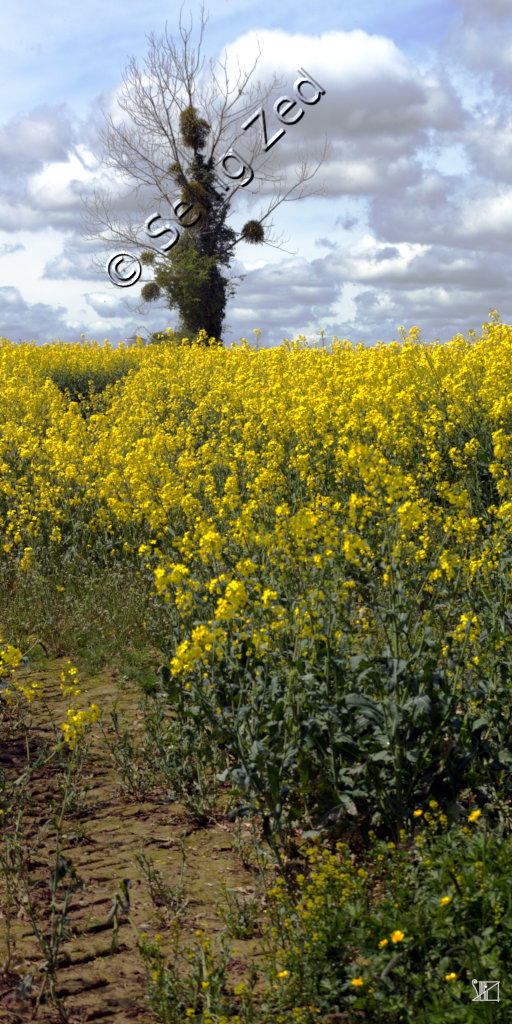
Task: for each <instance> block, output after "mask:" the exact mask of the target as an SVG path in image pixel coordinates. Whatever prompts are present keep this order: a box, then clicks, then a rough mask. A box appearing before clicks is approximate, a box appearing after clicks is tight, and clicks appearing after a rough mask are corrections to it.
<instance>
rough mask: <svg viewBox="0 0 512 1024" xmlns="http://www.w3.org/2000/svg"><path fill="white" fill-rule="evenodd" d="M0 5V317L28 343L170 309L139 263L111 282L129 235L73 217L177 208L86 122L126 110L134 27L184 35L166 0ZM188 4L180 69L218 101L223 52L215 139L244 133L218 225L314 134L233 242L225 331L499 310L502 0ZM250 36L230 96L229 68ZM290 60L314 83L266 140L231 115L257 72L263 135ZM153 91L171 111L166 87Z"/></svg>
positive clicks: (375, 336)
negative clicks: (303, 174) (246, 237)
mask: <svg viewBox="0 0 512 1024" xmlns="http://www.w3.org/2000/svg"><path fill="white" fill-rule="evenodd" d="M2 7H3V9H2V13H1V14H0V69H1V70H0V74H1V75H3V82H2V90H1V96H2V106H3V110H2V115H1V123H0V282H1V283H0V335H1V336H3V337H6V338H9V339H10V340H11V341H14V342H17V341H18V340H20V339H21V340H24V341H30V340H31V339H34V340H35V341H36V342H37V343H38V344H44V343H46V342H48V341H51V340H52V339H54V340H57V339H61V340H63V341H66V342H75V341H77V340H79V338H80V335H81V334H84V335H85V337H86V338H87V339H88V338H94V339H96V340H97V341H99V342H102V341H103V340H104V339H107V338H108V340H109V341H110V342H111V343H112V344H113V345H117V344H118V343H119V341H121V340H124V339H126V338H127V337H129V336H131V335H133V334H134V333H137V331H138V332H140V333H142V334H143V335H145V336H146V335H147V334H148V333H149V332H150V331H152V330H160V329H162V328H164V327H166V326H170V327H174V326H175V325H176V324H177V312H174V311H169V310H168V309H167V308H166V306H165V304H164V303H162V302H160V303H158V304H156V303H153V304H151V305H149V304H146V305H144V304H141V301H140V288H141V285H142V284H143V283H144V282H145V281H148V280H150V279H151V273H150V271H148V269H147V268H145V269H144V270H143V273H142V277H141V279H140V281H139V283H138V284H135V285H134V286H132V287H118V286H116V285H115V284H113V283H112V281H111V280H110V278H109V276H108V274H107V271H106V263H107V260H108V258H109V257H110V255H113V254H115V253H118V252H123V251H128V252H133V253H134V254H135V253H136V252H137V249H136V247H135V246H133V245H132V246H127V245H126V244H125V245H122V244H121V245H120V244H119V242H116V241H112V242H110V243H109V242H108V239H107V240H105V239H104V240H103V241H102V240H98V239H94V238H91V237H88V235H87V233H86V228H85V226H84V216H85V217H86V216H87V214H86V208H85V207H84V200H85V202H86V203H87V202H89V203H90V200H91V197H92V196H93V194H94V193H95V192H96V194H98V193H103V194H105V195H107V196H108V197H109V200H110V201H111V203H112V204H113V207H112V208H113V210H114V211H115V212H116V213H117V216H118V218H119V219H120V220H121V223H128V222H129V221H131V223H132V225H135V226H138V227H140V229H141V233H140V243H141V247H142V246H143V240H144V237H145V236H144V234H143V233H142V229H143V227H144V221H145V220H146V218H147V217H149V216H150V214H152V213H153V212H156V211H158V212H159V213H160V215H161V216H162V217H163V218H165V219H166V222H167V223H169V221H171V222H173V223H174V224H175V225H176V227H178V228H179V229H180V230H181V231H183V230H184V229H183V228H180V226H179V224H178V223H177V221H176V219H175V216H174V214H173V212H172V208H170V207H167V208H166V207H165V205H164V204H163V203H162V201H161V200H158V201H157V198H158V197H157V194H156V192H154V191H153V192H152V191H151V189H150V188H149V187H148V186H144V187H143V188H142V191H140V192H139V193H138V195H137V196H136V195H135V193H134V190H133V183H132V184H131V185H130V182H129V179H128V178H127V177H126V176H122V175H120V173H119V172H118V171H116V170H114V169H112V168H109V167H107V166H106V165H105V156H106V153H105V150H104V147H103V144H102V142H101V132H102V127H103V124H104V118H105V116H106V115H110V116H112V118H113V119H114V122H115V123H117V124H123V123H124V124H125V125H126V124H128V115H127V113H126V111H124V112H123V110H122V108H121V107H120V105H119V101H120V100H122V97H123V94H124V88H125V87H124V86H123V74H124V73H125V72H126V70H127V68H128V64H129V61H130V59H131V58H134V59H135V61H136V65H137V67H138V68H139V70H140V71H141V73H143V74H144V72H145V64H144V62H145V59H146V57H147V55H148V53H149V51H150V40H149V37H150V36H151V34H153V36H154V38H155V39H157V40H158V39H160V38H161V37H162V36H163V34H164V32H165V25H166V22H167V33H168V37H169V38H170V39H171V40H172V41H173V42H174V43H175V45H176V48H177V50H178V52H179V53H180V54H181V53H182V49H183V42H182V38H181V36H180V30H179V17H180V9H179V7H178V6H174V5H170V4H169V3H168V2H166V0H165V2H164V0H146V2H145V3H144V4H140V3H135V0H122V2H120V0H110V2H109V3H108V4H105V3H104V0H101V2H100V0H82V2H81V3H80V5H78V6H74V5H70V4H69V3H68V0H66V2H64V0H46V2H45V3H44V4H43V5H39V4H36V2H35V0H20V2H19V3H18V5H14V4H4V5H2ZM205 16H207V20H206V23H205V27H204V33H203V40H202V44H201V60H202V58H204V64H203V67H202V70H201V74H200V75H199V77H198V79H197V84H198V86H199V87H202V88H203V89H204V90H206V91H207V92H208V90H209V94H210V95H211V96H212V103H213V109H216V108H215V104H217V106H218V104H219V102H221V101H222V99H223V97H224V96H225V92H226V84H225V74H224V70H223V67H224V66H225V68H226V73H227V75H228V80H227V87H228V89H229V90H231V91H230V97H231V102H232V106H231V110H230V117H231V128H230V131H228V133H227V135H226V136H225V137H226V139H227V144H226V145H225V146H224V147H223V149H220V150H216V153H217V155H218V156H219V158H220V156H222V154H223V152H225V151H226V150H227V149H228V148H229V146H230V145H234V146H235V148H237V150H238V152H239V153H240V154H241V155H242V156H245V157H246V158H247V157H248V154H249V152H250V153H251V159H252V161H253V162H252V164H251V166H252V167H253V170H254V175H255V177H254V181H253V182H251V185H250V186H249V187H246V188H244V189H238V191H237V192H236V194H235V195H234V197H233V200H232V204H231V209H230V215H229V220H228V223H229V225H230V226H231V227H233V228H234V229H235V230H238V231H239V230H240V229H241V227H242V225H243V224H244V223H245V221H246V220H248V219H249V218H257V217H258V216H262V215H263V214H265V213H266V212H267V210H268V207H269V204H270V203H271V202H272V201H273V197H274V196H275V190H276V182H277V183H278V184H279V183H280V185H281V194H282V193H283V191H284V192H286V191H287V190H288V189H290V188H292V186H293V185H294V183H295V182H296V181H297V180H298V172H299V169H300V162H301V160H302V159H307V160H308V162H309V170H310V171H311V170H314V168H315V167H316V166H317V163H318V161H319V159H321V156H322V152H323V148H324V146H325V145H327V151H326V155H325V157H324V158H323V160H322V161H321V164H320V168H319V170H318V171H317V173H316V174H315V175H314V177H313V178H312V179H311V180H310V181H308V182H307V183H305V184H304V185H303V189H304V191H305V192H306V193H308V192H310V191H312V190H314V191H316V192H320V195H316V196H314V195H306V197H305V198H301V199H295V201H292V200H293V196H296V195H297V194H298V191H299V190H297V189H296V190H295V192H294V193H292V196H291V197H290V199H289V200H287V201H286V202H282V203H281V204H280V205H279V206H278V207H277V208H276V209H275V210H274V212H273V213H272V215H271V217H270V218H267V220H266V221H265V227H266V228H269V227H270V225H271V239H272V242H273V244H271V245H259V246H255V245H249V244H248V243H245V242H241V243H240V244H239V245H238V246H237V247H236V250H235V253H236V255H235V259H234V261H233V263H232V265H231V275H232V277H234V276H235V275H245V277H244V278H243V280H241V281H240V280H237V281H236V285H235V286H236V292H235V294H234V295H233V296H232V297H231V298H230V299H229V301H228V305H227V308H226V321H225V327H224V331H223V339H224V342H225V344H227V345H230V344H231V343H233V342H235V343H237V342H238V341H239V340H240V338H247V339H248V340H249V341H250V342H251V343H252V342H253V341H254V338H255V335H254V333H253V332H254V328H259V329H260V330H261V344H262V345H266V346H273V345H277V344H279V343H280V342H281V340H282V339H283V338H296V337H298V335H299V334H304V335H305V336H306V337H307V339H308V341H309V340H311V341H313V340H314V339H315V338H318V337H319V335H318V332H319V330H323V331H325V340H326V342H329V341H330V340H331V339H332V337H333V336H336V337H338V338H347V339H348V340H349V341H351V342H354V343H358V342H361V341H363V342H364V343H365V344H366V345H368V346H371V345H375V344H376V343H377V342H378V341H379V340H382V341H384V342H385V343H387V342H390V341H392V340H394V339H397V340H399V335H398V328H399V327H400V326H401V325H404V326H405V327H406V328H407V329H408V328H409V327H412V326H418V327H420V328H421V330H422V335H421V337H422V340H424V341H425V342H429V341H434V340H436V339H439V340H440V341H448V340H449V339H450V338H452V337H453V336H454V335H455V334H458V333H462V334H465V335H466V336H467V332H468V331H469V330H470V329H475V330H476V331H477V333H480V332H481V328H482V324H483V323H485V322H486V321H487V320H488V318H489V311H490V310H491V309H497V310H498V312H499V313H500V315H501V317H502V319H503V320H504V321H505V322H512V320H511V318H512V287H511V285H512V267H511V262H510V239H511V237H512V236H511V229H512V102H511V97H512V0H486V2H485V4H484V3H483V2H481V0H442V2H429V3H423V2H420V0H396V2H394V3H393V4H389V3H384V2H383V0H344V3H343V4H342V5H339V4H337V3H333V2H331V0H327V2H326V3H324V4H322V5H316V4H312V5H311V4H309V5H300V4H297V3H290V2H289V0H282V2H281V3H280V5H279V6H277V5H276V4H275V2H270V0H258V3H253V2H252V0H239V3H238V5H237V11H236V13H234V14H233V13H232V5H231V3H230V2H228V0H210V3H209V6H207V7H206V10H205ZM182 25H183V27H184V30H185V31H189V30H190V29H192V32H191V36H190V42H189V48H192V49H196V50H197V45H198V43H199V33H200V25H201V3H200V2H197V3H188V2H186V3H185V4H184V6H183V9H182ZM258 54H260V56H259V59H258V61H257V65H256V69H255V71H254V72H253V74H252V75H251V77H250V79H249V82H248V84H247V86H246V88H245V90H244V93H243V95H242V96H240V98H239V100H238V97H237V90H236V88H235V86H236V83H237V82H238V80H239V78H240V74H241V73H242V74H243V73H248V72H249V71H250V69H251V68H252V67H253V65H254V62H255V60H256V58H257V57H258ZM219 62H220V63H219ZM300 68H303V69H305V71H307V72H308V73H309V74H310V75H311V76H312V77H313V78H314V79H315V80H316V82H317V83H318V84H319V85H320V86H321V88H322V89H323V90H324V93H323V94H322V95H321V97H320V99H319V101H318V102H317V103H315V104H311V103H309V104H308V103H307V102H306V100H307V99H313V98H314V96H315V92H314V86H307V85H305V86H303V87H302V96H303V99H304V102H303V103H302V107H301V109H303V110H304V114H303V116H302V117H301V119H300V121H298V122H297V123H296V124H289V125H288V126H287V127H286V129H285V134H284V135H283V136H282V137H281V138H279V140H278V141H277V142H276V143H275V144H274V145H273V146H272V148H271V149H270V150H269V151H268V152H266V153H265V152H263V151H262V144H261V118H258V119H257V120H256V121H255V123H254V125H253V126H251V127H250V129H246V130H245V131H243V130H241V125H242V124H243V123H244V122H245V120H247V118H248V112H249V114H250V113H251V111H254V112H255V111H257V109H258V106H259V103H258V97H261V96H263V95H264V94H266V95H267V98H266V99H265V101H264V102H263V110H264V111H265V116H266V127H267V136H268V138H269V139H270V138H272V137H273V136H274V134H275V133H276V132H277V131H278V130H280V129H282V128H283V127H284V124H283V123H280V122H279V121H278V119H277V116H276V113H275V112H274V104H275V102H276V100H278V99H279V97H281V96H288V97H290V99H292V98H293V99H295V100H296V101H298V97H297V93H296V92H294V83H295V82H296V81H297V79H298V70H299V69H300ZM213 74H215V76H216V83H215V78H214V77H213ZM275 80H279V83H278V84H274V82H275ZM251 86H252V87H253V89H254V90H255V91H254V92H253V93H251V92H250V87H251ZM233 97H234V101H233ZM253 97H254V98H253ZM251 100H252V106H251ZM279 109H280V112H281V113H282V112H283V109H282V108H279ZM168 112H169V117H170V118H171V121H172V122H173V123H174V124H175V125H176V128H178V123H177V114H178V108H177V107H176V106H175V107H174V109H173V108H172V107H171V108H169V110H168ZM297 112H298V107H297V106H295V107H294V108H293V110H291V109H290V110H289V113H288V116H287V120H291V119H292V117H293V116H294V114H295V113H297ZM201 113H202V114H203V116H204V113H205V112H204V111H201ZM251 147H252V149H251ZM206 152H208V150H207V151H206ZM230 169H231V172H232V173H235V170H236V168H235V166H234V165H233V164H231V165H230ZM176 198H179V197H178V196H177V197H176ZM123 218H124V219H123ZM97 230H98V231H101V226H100V227H98V229H97ZM155 244H156V243H155ZM138 251H140V249H139V250H138ZM122 271H123V273H127V272H128V268H127V266H126V265H124V266H123V268H122ZM120 274H121V272H120Z"/></svg>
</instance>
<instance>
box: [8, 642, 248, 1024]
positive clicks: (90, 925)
mask: <svg viewBox="0 0 512 1024" xmlns="http://www.w3.org/2000/svg"><path fill="white" fill-rule="evenodd" d="M66 661H67V659H64V658H60V659H55V660H49V661H45V662H44V667H40V666H39V667H37V668H31V669H30V670H29V671H27V672H25V670H23V669H21V670H20V669H17V670H16V672H15V676H16V678H19V679H23V678H26V679H30V680H33V679H35V678H37V679H39V680H41V682H42V684H43V691H44V694H45V698H46V700H47V702H48V706H49V707H50V708H51V710H52V712H53V714H54V715H55V721H56V722H57V723H60V722H61V721H63V720H64V719H65V716H66V711H67V708H68V706H69V705H68V704H67V703H66V702H65V700H64V699H63V698H62V694H61V691H60V689H59V683H60V672H61V670H62V669H63V668H65V665H66ZM79 679H80V683H79V685H80V687H81V690H82V693H81V696H80V698H79V701H78V703H79V706H81V707H86V706H88V705H89V703H90V702H94V703H96V704H98V706H99V707H100V708H102V709H103V718H102V721H103V726H104V728H105V730H106V732H107V733H109V736H110V742H111V743H112V742H114V741H115V734H114V732H113V727H112V723H111V719H110V716H109V710H110V709H111V708H112V706H113V703H114V700H115V699H118V707H119V710H120V712H122V711H125V713H126V724H128V723H132V722H133V724H134V728H135V729H136V728H137V725H139V728H140V722H139V723H137V717H139V719H140V711H138V701H139V698H140V695H141V691H140V689H139V688H138V687H137V686H136V685H135V684H134V683H133V682H130V680H126V681H123V682H122V685H120V684H121V680H120V674H119V670H118V669H111V670H107V671H104V672H101V673H99V674H97V675H95V676H92V677H89V678H85V679H84V677H83V676H82V675H81V674H80V676H79ZM30 711H31V713H32V720H33V727H32V728H31V730H30V747H31V756H32V757H33V755H34V754H35V753H37V750H38V748H39V747H40V745H41V744H42V742H43V741H44V740H45V739H51V736H52V732H51V728H50V726H49V718H48V714H47V713H45V709H44V707H43V705H42V702H41V701H38V700H35V701H34V702H33V703H32V704H31V705H30ZM137 712H138V716H137ZM109 730H110V732H109ZM90 735H91V737H92V738H91V746H90V753H89V757H88V759H87V762H86V764H85V767H84V771H83V775H82V778H81V781H82V783H83V782H86V783H87V784H88V786H89V789H88V791H87V793H86V794H85V796H84V798H83V800H84V801H85V807H84V805H83V803H82V807H81V808H80V807H79V808H78V809H77V811H76V812H74V813H71V812H68V814H67V815H66V819H65V827H64V835H65V839H64V845H63V849H62V852H63V854H64V856H65V857H66V859H67V861H68V862H69V861H72V863H73V865H74V868H75V871H76V875H77V877H78V878H79V879H82V880H83V881H84V883H85V886H84V888H83V889H79V890H78V891H77V892H76V893H75V894H74V895H73V897H72V901H71V903H70V907H69V918H70V921H71V923H72V926H73V932H74V934H73V937H72V938H69V939H67V940H66V941H65V942H63V943H62V945H61V947H60V954H59V965H60V966H59V969H58V985H57V992H58V994H59V996H60V997H62V998H64V999H65V1003H64V1005H65V1008H66V1012H67V1013H68V1014H69V1019H70V1021H72V1022H73V1024H75V1022H76V1024H85V1022H88V1021H95V1022H97V1024H102V1022H104V1024H107V1022H108V1024H111V1022H115V1024H127V1022H129V1021H135V1020H136V1021H137V1022H138V1024H151V1022H155V1021H156V1020H157V1018H156V1016H155V1015H154V1014H153V1012H152V1011H151V1010H150V1009H149V1007H148V1003H147V998H146V991H147V990H146V969H145V966H144V963H143V961H142V958H141V956H140V954H139V951H138V950H137V945H136V937H135V934H134V930H133V928H132V925H131V924H130V922H129V920H128V918H127V917H126V915H123V914H120V915H119V917H118V920H119V932H118V946H117V950H116V951H115V952H112V940H113V926H112V922H110V923H108V922H107V918H108V916H109V912H110V911H111V909H112V905H113V898H114V896H115V895H116V894H118V895H120V882H122V881H123V880H124V879H130V880H131V888H130V890H129V891H130V915H131V919H132V921H133V922H134V924H135V926H136V928H137V929H139V930H140V931H141V932H146V933H147V935H148V937H150V938H152V937H153V936H154V935H155V933H159V934H160V935H161V936H162V941H161V946H162V949H163V951H164V953H165V952H166V947H167V949H168V948H169V938H170V923H169V919H168V918H167V919H166V918H162V916H161V913H160V917H159V907H158V905H157V904H155V902H153V900H152V898H151V895H150V892H149V888H148V885H147V883H146V881H145V880H144V877H143V874H142V872H141V869H140V866H139V864H138V863H137V861H136V860H135V854H136V853H142V852H143V853H145V854H146V856H147V857H148V858H150V859H151V860H152V862H153V863H154V864H155V866H156V867H157V868H158V869H159V870H160V871H161V873H162V875H163V878H164V881H165V882H166V883H167V884H168V885H171V886H175V885H177V884H178V882H179V879H180V874H181V863H182V859H181V858H182V855H181V839H182V837H184V841H185V854H186V862H185V864H186V866H185V876H184V885H185V896H186V898H187V900H188V904H187V905H186V907H185V910H184V912H183V919H182V920H183V926H182V927H183V933H182V935H183V938H182V941H183V943H184V944H186V945H190V946H196V945H197V943H198V941H199V940H198V939H197V938H196V937H195V932H196V930H199V929H200V930H201V931H202V933H203V935H204V936H206V935H207V936H212V937H213V936H214V935H215V934H217V933H218V932H219V931H221V930H222V928H223V923H222V921H221V919H220V918H219V917H218V916H217V915H216V901H217V900H221V899H222V893H221V889H220V886H221V884H222V883H223V882H224V883H225V884H226V885H227V886H229V887H230V888H232V889H233V890H234V891H236V892H241V893H243V894H246V895H247V896H249V895H250V894H252V893H254V891H255V885H256V881H257V876H256V874H255V872H254V870H251V869H250V868H249V867H244V866H243V865H242V862H241V858H240V856H239V855H238V854H237V853H236V851H235V848H234V832H235V826H234V825H233V824H231V823H229V822H228V821H227V819H226V816H225V813H223V812H222V811H219V813H218V814H216V815H215V820H213V821H210V822H208V823H207V825H206V826H203V827H199V826H198V825H197V824H194V823H193V821H192V820H191V816H190V814H188V813H187V811H186V810H185V809H184V808H183V807H182V806H181V805H180V804H178V803H172V804H171V803H169V802H168V801H167V802H166V801H165V799H158V794H155V797H156V798H155V800H154V801H151V800H146V799H144V800H143V801H140V802H137V801H136V800H134V799H133V797H132V796H130V795H128V794H127V792H126V791H125V790H124V789H123V786H122V780H121V777H120V775H119V773H118V771H117V770H116V768H115V765H114V764H112V763H111V761H110V759H109V757H108V752H107V750H106V748H105V741H104V739H103V736H102V734H101V731H100V730H99V728H98V726H93V728H92V731H91V734H90ZM25 765H26V750H25V740H24V738H23V737H22V736H21V737H19V738H17V739H12V740H8V741H7V742H4V743H3V745H2V749H1V755H0V767H1V768H3V770H4V771H5V772H6V775H7V777H8V778H10V779H14V778H16V777H17V775H19V773H20V772H21V771H22V770H23V768H24V767H25ZM60 784H61V783H60ZM30 792H31V797H32V799H33V800H34V801H35V802H34V805H33V810H31V815H30V823H29V826H28V828H27V831H26V833H25V840H24V841H25V843H28V842H29V841H30V840H31V839H33V837H34V836H36V835H37V834H39V835H41V829H42V827H43V825H44V823H45V821H46V820H47V818H48V806H49V801H50V797H51V795H52V794H54V795H55V794H58V792H59V779H58V768H55V769H53V768H52V766H51V765H48V766H46V768H44V769H40V770H38V771H36V772H35V773H34V775H33V778H32V782H31V789H30ZM244 827H248V826H244ZM0 839H1V836H0ZM54 851H55V840H53V843H52V839H51V835H50V837H46V839H45V840H44V841H43V844H42V846H41V847H40V848H38V850H37V853H36V855H35V857H34V859H33V860H31V862H30V869H31V875H32V877H33V878H35V879H40V888H37V889H35V890H33V891H34V892H35V893H36V894H37V895H36V896H35V897H34V898H35V900H36V905H37V907H38V912H39V913H40V914H41V920H42V922H43V931H44V922H45V919H46V924H48V921H49V907H48V903H49V886H48V883H49V878H50V875H51V872H52V871H53V869H54V864H55V860H54ZM0 891H1V892H2V896H1V899H2V901H3V903H0V937H1V946H2V947H3V948H2V950H1V957H2V960H3V959H4V957H5V955H6V954H5V932H6V913H5V910H6V906H5V899H4V896H3V889H1V887H0ZM157 903H158V901H157ZM11 931H12V936H13V939H14V940H15V952H14V955H13V957H12V964H11V971H10V972H9V973H7V972H5V971H4V973H3V974H0V1022H2V1024H4V1022H10V1024H22V1022H24V1021H28V1020H31V1019H33V1011H34V1007H35V1003H36V997H37V994H38V992H39V990H40V987H41V984H42V981H43V978H44V975H43V973H42V972H41V966H42V965H43V963H44V955H43V952H42V951H41V949H40V948H39V946H38V944H37V941H36V939H35V937H34V932H33V930H32V927H31V924H30V920H29V918H28V916H27V913H26V910H25V909H24V908H23V906H21V908H20V909H19V910H18V911H17V916H16V918H15V920H14V921H13V922H12V927H11ZM230 946H231V948H232V949H233V950H234V951H235V956H234V957H233V959H232V961H231V964H230V967H229V981H230V982H233V984H235V985H236V984H237V982H238V981H240V980H241V979H242V978H244V977H245V978H246V977H247V973H248V968H249V966H250V965H251V964H255V963H256V955H257V954H256V948H255V942H254V938H253V939H251V940H240V939H234V940H232V941H230ZM29 974H32V975H33V981H32V988H31V991H30V993H29V994H28V995H27V996H25V997H21V996H20V995H19V991H18V992H17V990H19V988H20V986H21V983H22V981H23V979H24V978H26V977H27V975H29ZM44 999H46V996H45V997H44ZM61 1019H62V1018H60V1016H59V1013H58V1011H57V1010H56V1008H55V1007H53V1006H52V1005H51V1004H50V1003H47V1002H42V1003H41V1005H40V1006H39V1009H38V1012H37V1017H36V1020H38V1021H44V1022H48V1024H50V1022H52V1024H53V1022H56V1021H59V1020H61Z"/></svg>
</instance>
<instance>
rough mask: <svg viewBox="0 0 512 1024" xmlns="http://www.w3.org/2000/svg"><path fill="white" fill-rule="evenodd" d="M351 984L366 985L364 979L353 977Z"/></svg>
mask: <svg viewBox="0 0 512 1024" xmlns="http://www.w3.org/2000/svg"><path fill="white" fill-rule="evenodd" d="M350 984H351V985H364V981H363V979H362V978H352V981H351V982H350Z"/></svg>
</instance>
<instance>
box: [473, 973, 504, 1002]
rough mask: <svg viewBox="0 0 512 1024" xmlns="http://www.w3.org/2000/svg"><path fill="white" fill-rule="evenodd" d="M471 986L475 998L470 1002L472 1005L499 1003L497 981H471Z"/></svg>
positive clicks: (498, 985) (498, 984)
mask: <svg viewBox="0 0 512 1024" xmlns="http://www.w3.org/2000/svg"><path fill="white" fill-rule="evenodd" d="M471 984H472V985H473V988H474V990H475V992H476V996H475V997H474V998H473V999H472V1000H471V1002H472V1003H487V1002H489V1003H499V1001H500V983H499V981H476V979H473V981H472V983H471Z"/></svg>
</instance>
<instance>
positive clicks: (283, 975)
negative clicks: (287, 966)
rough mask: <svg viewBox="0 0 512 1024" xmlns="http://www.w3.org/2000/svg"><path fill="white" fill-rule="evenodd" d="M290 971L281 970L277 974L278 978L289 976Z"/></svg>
mask: <svg viewBox="0 0 512 1024" xmlns="http://www.w3.org/2000/svg"><path fill="white" fill-rule="evenodd" d="M289 973H290V972H289V971H279V974H278V975H277V977H278V978H287V977H288V975H289Z"/></svg>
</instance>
